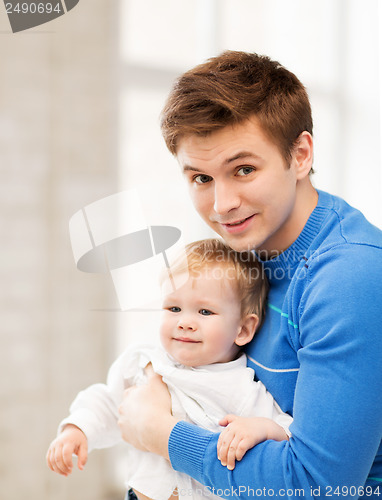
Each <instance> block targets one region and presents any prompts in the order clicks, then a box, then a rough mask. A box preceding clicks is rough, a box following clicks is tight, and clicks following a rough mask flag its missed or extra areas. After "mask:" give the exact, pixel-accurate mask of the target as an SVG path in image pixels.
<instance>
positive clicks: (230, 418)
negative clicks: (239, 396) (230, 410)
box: [219, 414, 235, 427]
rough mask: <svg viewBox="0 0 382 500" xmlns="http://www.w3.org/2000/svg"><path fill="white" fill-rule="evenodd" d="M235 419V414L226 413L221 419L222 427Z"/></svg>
mask: <svg viewBox="0 0 382 500" xmlns="http://www.w3.org/2000/svg"><path fill="white" fill-rule="evenodd" d="M234 419H235V415H232V414H228V415H226V416H225V417H223V418H222V419H221V420H220V421H219V425H221V426H222V427H226V426H227V425H228V424H230V423H231V422H232V421H233V420H234Z"/></svg>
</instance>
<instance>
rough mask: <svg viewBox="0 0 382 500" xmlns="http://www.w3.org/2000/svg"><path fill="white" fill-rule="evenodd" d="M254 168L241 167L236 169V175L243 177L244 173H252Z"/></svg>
mask: <svg viewBox="0 0 382 500" xmlns="http://www.w3.org/2000/svg"><path fill="white" fill-rule="evenodd" d="M254 170H255V169H254V168H253V167H241V168H239V170H238V171H237V175H239V176H242V177H244V176H245V175H249V174H250V173H252V172H253V171H254Z"/></svg>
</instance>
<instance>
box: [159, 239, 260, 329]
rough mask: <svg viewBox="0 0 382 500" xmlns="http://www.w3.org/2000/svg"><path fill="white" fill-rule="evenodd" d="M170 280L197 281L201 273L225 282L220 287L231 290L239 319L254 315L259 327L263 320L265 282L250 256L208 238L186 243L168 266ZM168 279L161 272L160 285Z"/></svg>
mask: <svg viewBox="0 0 382 500" xmlns="http://www.w3.org/2000/svg"><path fill="white" fill-rule="evenodd" d="M169 271H170V273H171V275H172V276H173V277H174V276H176V275H177V274H182V273H187V272H188V273H189V274H190V276H191V277H192V276H193V277H198V276H199V277H200V276H201V275H202V273H203V272H205V271H208V272H207V276H210V277H212V278H217V279H222V280H225V283H224V285H227V284H228V286H231V285H232V286H233V287H234V288H235V292H236V293H237V297H238V300H239V301H240V304H241V316H242V317H244V316H246V315H247V314H257V316H258V317H259V326H260V324H261V322H262V320H263V318H264V311H265V302H266V298H267V294H268V281H267V279H266V276H265V274H264V270H263V267H262V265H261V264H260V263H259V262H258V260H257V258H256V256H255V255H254V254H253V253H252V252H236V251H235V250H232V248H230V247H229V246H228V245H226V244H225V243H224V242H223V241H222V240H220V239H217V238H210V239H205V240H200V241H195V242H193V243H189V244H188V245H186V246H185V252H182V253H181V254H180V255H179V256H178V257H177V258H176V259H175V260H174V261H173V262H172V263H171V264H170V269H169ZM166 277H168V270H167V269H166V270H164V273H163V274H162V276H161V282H162V283H163V281H164V280H165V279H166Z"/></svg>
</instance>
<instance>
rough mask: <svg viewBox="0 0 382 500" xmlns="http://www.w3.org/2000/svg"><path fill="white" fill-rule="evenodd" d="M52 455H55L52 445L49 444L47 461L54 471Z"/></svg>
mask: <svg viewBox="0 0 382 500" xmlns="http://www.w3.org/2000/svg"><path fill="white" fill-rule="evenodd" d="M52 455H53V452H52V447H51V446H49V449H48V451H47V453H46V463H47V464H48V467H49V469H50V470H52V471H53V472H54V469H53V462H52Z"/></svg>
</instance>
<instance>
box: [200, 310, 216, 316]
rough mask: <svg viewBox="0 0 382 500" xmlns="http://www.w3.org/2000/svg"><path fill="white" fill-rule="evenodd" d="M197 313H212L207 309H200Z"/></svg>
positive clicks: (206, 314) (208, 314)
mask: <svg viewBox="0 0 382 500" xmlns="http://www.w3.org/2000/svg"><path fill="white" fill-rule="evenodd" d="M199 313H200V314H202V315H203V316H210V315H211V314H214V313H213V312H212V311H210V310H208V309H200V311H199Z"/></svg>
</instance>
